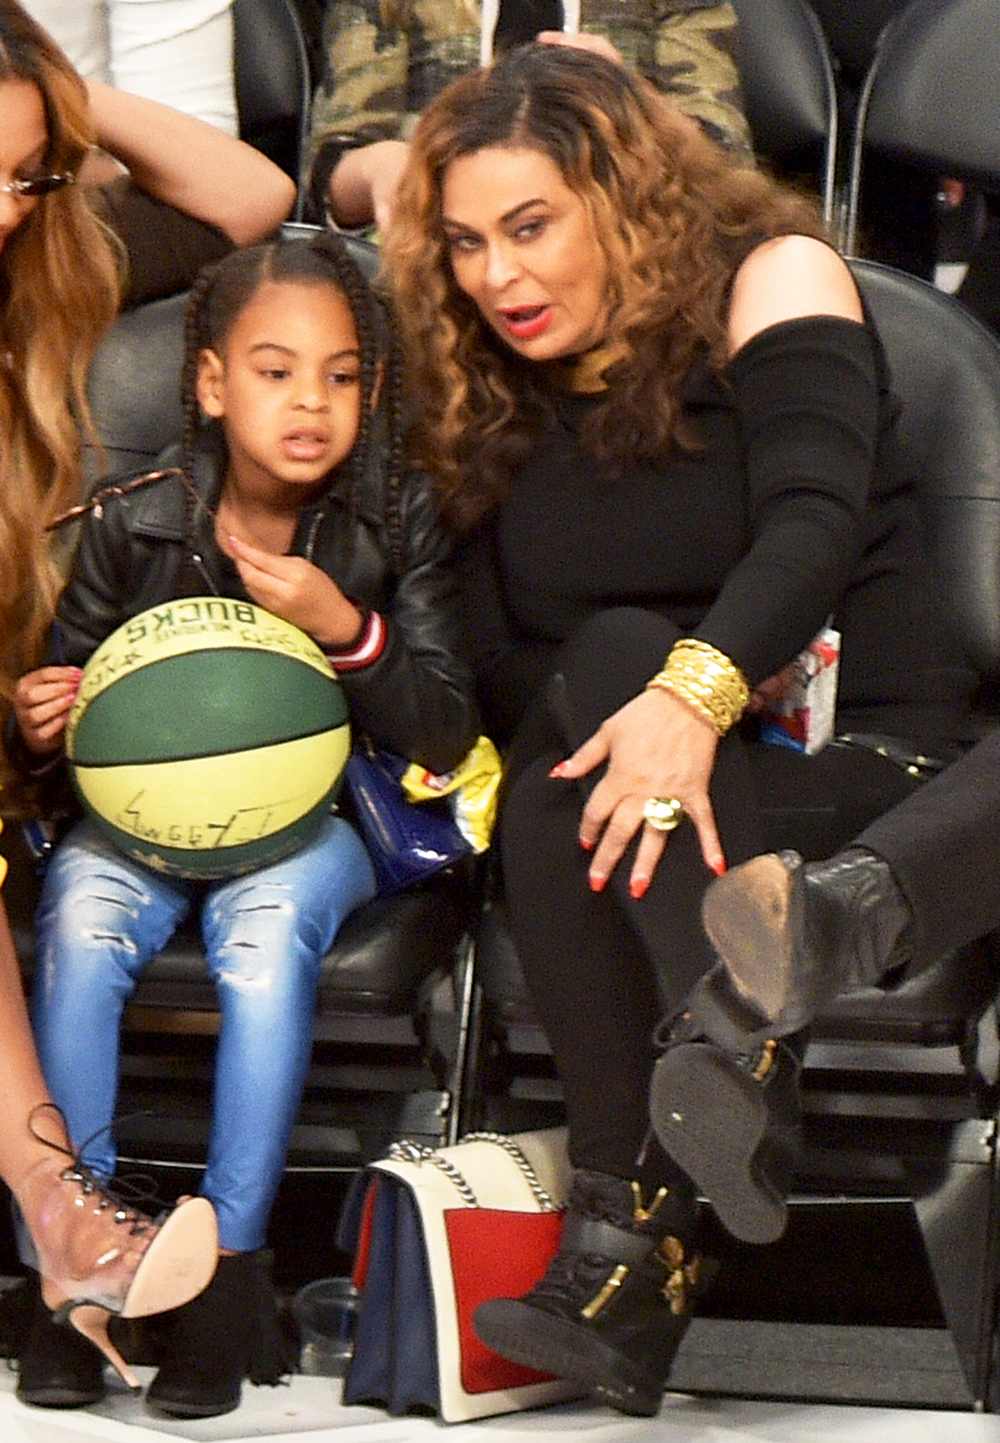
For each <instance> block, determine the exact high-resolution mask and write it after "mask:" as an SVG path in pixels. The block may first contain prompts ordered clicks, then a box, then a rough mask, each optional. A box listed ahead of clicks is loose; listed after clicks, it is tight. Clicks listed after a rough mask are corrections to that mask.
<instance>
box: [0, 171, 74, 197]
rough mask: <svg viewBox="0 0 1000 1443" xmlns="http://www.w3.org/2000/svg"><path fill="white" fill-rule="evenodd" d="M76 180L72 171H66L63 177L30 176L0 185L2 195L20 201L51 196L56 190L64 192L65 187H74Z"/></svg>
mask: <svg viewBox="0 0 1000 1443" xmlns="http://www.w3.org/2000/svg"><path fill="white" fill-rule="evenodd" d="M75 179H76V176H75V175H73V173H72V171H64V172H63V174H62V175H30V176H27V177H26V178H25V179H24V180H8V181H7V183H6V185H0V195H13V196H16V197H17V199H18V200H27V199H29V198H34V197H35V196H36V195H49V194H51V192H52V191H54V190H62V188H63V186H64V185H72V184H73V182H74V180H75Z"/></svg>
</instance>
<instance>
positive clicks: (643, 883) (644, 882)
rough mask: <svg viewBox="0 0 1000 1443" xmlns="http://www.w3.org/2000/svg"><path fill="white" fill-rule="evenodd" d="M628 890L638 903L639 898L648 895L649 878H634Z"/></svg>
mask: <svg viewBox="0 0 1000 1443" xmlns="http://www.w3.org/2000/svg"><path fill="white" fill-rule="evenodd" d="M628 889H629V892H630V893H631V895H632V896H633V897H634V898H635V900H636V901H637V902H638V900H639V898H640V897H645V895H646V893H647V892H648V891H649V878H648V877H634V878H633V880H632V881H631V882H629V884H628Z"/></svg>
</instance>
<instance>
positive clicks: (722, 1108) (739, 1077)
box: [649, 1042, 788, 1244]
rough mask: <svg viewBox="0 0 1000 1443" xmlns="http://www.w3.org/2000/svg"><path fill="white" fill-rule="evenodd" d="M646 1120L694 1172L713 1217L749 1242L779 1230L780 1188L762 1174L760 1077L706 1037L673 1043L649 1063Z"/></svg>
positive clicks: (782, 1220)
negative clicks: (711, 1208) (650, 1072)
mask: <svg viewBox="0 0 1000 1443" xmlns="http://www.w3.org/2000/svg"><path fill="white" fill-rule="evenodd" d="M649 1112H650V1120H651V1122H652V1125H653V1129H654V1131H655V1133H656V1135H657V1137H658V1138H659V1140H660V1143H661V1144H662V1146H663V1148H664V1150H665V1151H666V1152H667V1153H668V1154H669V1155H670V1157H672V1158H673V1159H674V1161H675V1162H676V1163H677V1164H678V1166H680V1167H682V1168H683V1169H684V1171H685V1172H686V1173H687V1174H688V1175H689V1177H691V1178H693V1179H694V1181H695V1183H696V1184H697V1185H698V1187H699V1189H700V1190H701V1191H702V1192H703V1193H704V1195H705V1196H706V1197H707V1198H708V1200H709V1202H710V1203H711V1204H712V1206H713V1208H714V1209H715V1212H716V1214H717V1215H718V1218H719V1221H720V1222H721V1223H722V1224H723V1226H724V1227H725V1228H726V1229H727V1231H729V1232H730V1233H732V1235H733V1236H734V1237H736V1238H740V1239H741V1240H742V1241H743V1242H747V1243H758V1244H762V1243H773V1242H776V1241H777V1239H778V1238H780V1237H781V1235H782V1233H783V1232H784V1231H785V1225H786V1223H787V1220H788V1210H787V1208H786V1206H785V1199H784V1193H783V1190H782V1188H781V1187H780V1186H779V1185H778V1184H777V1182H776V1181H775V1180H774V1179H773V1178H772V1177H769V1176H768V1162H769V1159H768V1154H769V1148H768V1146H767V1145H766V1143H765V1142H764V1138H765V1134H766V1132H767V1126H768V1115H767V1104H766V1102H765V1100H764V1097H763V1095H762V1093H761V1085H760V1083H759V1082H756V1081H755V1080H754V1078H753V1077H752V1076H751V1075H750V1074H749V1073H748V1072H745V1071H744V1070H743V1069H742V1068H741V1067H740V1066H739V1065H738V1064H737V1063H735V1062H734V1061H733V1060H732V1059H731V1058H728V1057H726V1056H725V1054H724V1053H721V1052H719V1050H718V1049H717V1048H715V1047H713V1046H711V1045H710V1044H708V1043H702V1042H682V1043H678V1044H677V1045H676V1046H674V1047H671V1048H670V1049H669V1050H668V1051H667V1052H665V1053H664V1054H663V1056H662V1057H661V1058H660V1059H659V1061H658V1062H657V1064H656V1066H655V1068H654V1069H653V1080H652V1083H651V1086H650V1097H649Z"/></svg>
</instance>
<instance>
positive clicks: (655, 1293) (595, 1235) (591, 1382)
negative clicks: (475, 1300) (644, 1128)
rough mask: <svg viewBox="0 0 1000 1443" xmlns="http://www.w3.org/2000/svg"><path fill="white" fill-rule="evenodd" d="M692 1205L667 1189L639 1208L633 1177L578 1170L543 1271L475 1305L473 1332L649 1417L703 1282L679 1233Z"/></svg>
mask: <svg viewBox="0 0 1000 1443" xmlns="http://www.w3.org/2000/svg"><path fill="white" fill-rule="evenodd" d="M695 1208H696V1205H695V1203H694V1200H693V1197H692V1196H691V1195H690V1194H688V1195H687V1196H684V1195H683V1194H682V1193H680V1192H678V1193H668V1191H667V1189H661V1190H660V1192H659V1193H658V1194H657V1195H656V1197H655V1198H654V1199H653V1200H652V1202H651V1203H650V1205H649V1207H648V1208H645V1207H643V1205H642V1200H641V1197H640V1192H639V1187H638V1184H637V1183H630V1182H627V1181H625V1180H624V1179H623V1178H617V1177H611V1176H609V1175H608V1174H607V1173H599V1172H588V1171H585V1170H581V1171H579V1172H577V1173H576V1175H575V1177H574V1179H573V1187H572V1190H571V1192H570V1199H569V1207H568V1209H567V1212H566V1222H565V1225H564V1228H563V1235H562V1242H561V1244H560V1248H559V1252H558V1253H557V1254H556V1256H555V1258H554V1259H553V1261H552V1263H551V1264H550V1266H549V1269H548V1272H547V1273H546V1274H545V1277H544V1278H543V1279H542V1281H541V1282H540V1283H538V1284H537V1286H536V1287H534V1288H532V1290H531V1292H530V1293H526V1294H525V1296H524V1297H523V1298H496V1299H493V1300H492V1301H490V1302H487V1303H483V1304H481V1305H480V1307H478V1308H477V1309H476V1314H475V1318H474V1325H475V1329H476V1332H477V1333H478V1335H479V1337H480V1338H481V1339H482V1340H483V1342H484V1343H485V1344H486V1345H487V1347H489V1348H492V1349H493V1351H494V1352H496V1353H499V1354H500V1355H501V1356H502V1357H504V1358H510V1359H511V1360H512V1361H513V1362H516V1363H522V1364H524V1365H525V1366H527V1367H530V1368H536V1369H537V1370H538V1371H539V1372H542V1373H551V1374H554V1375H555V1376H556V1377H558V1378H568V1379H571V1380H572V1381H574V1382H578V1383H580V1384H582V1385H583V1386H585V1387H586V1388H588V1389H590V1391H591V1392H592V1393H593V1394H595V1395H596V1396H597V1397H599V1398H601V1399H602V1400H603V1401H604V1402H606V1403H609V1404H610V1405H611V1406H612V1407H613V1408H617V1409H618V1410H619V1411H620V1412H622V1413H631V1414H636V1415H640V1416H645V1417H648V1416H652V1415H653V1414H654V1413H656V1412H657V1410H658V1409H659V1406H660V1402H661V1399H662V1397H663V1389H664V1386H665V1384H666V1380H667V1375H668V1373H669V1372H670V1367H671V1364H672V1363H673V1360H674V1355H675V1354H676V1352H677V1349H678V1347H679V1346H680V1341H681V1338H682V1337H683V1336H684V1333H685V1332H686V1331H687V1327H688V1323H689V1321H690V1314H689V1311H688V1309H689V1306H690V1304H691V1302H692V1300H693V1299H694V1298H695V1296H696V1295H697V1294H698V1293H699V1292H701V1291H703V1290H704V1286H705V1272H704V1271H703V1269H702V1260H701V1259H700V1257H699V1256H698V1255H697V1254H696V1253H691V1252H689V1250H688V1246H687V1244H686V1242H685V1241H683V1239H685V1238H687V1237H690V1235H691V1233H692V1232H693V1231H694V1222H695V1216H696V1213H695Z"/></svg>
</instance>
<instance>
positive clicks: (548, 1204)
mask: <svg viewBox="0 0 1000 1443" xmlns="http://www.w3.org/2000/svg"><path fill="white" fill-rule="evenodd" d="M462 1142H463V1143H464V1142H492V1143H494V1144H495V1145H496V1146H497V1147H499V1148H502V1150H503V1151H504V1152H505V1153H506V1154H507V1156H508V1157H511V1158H513V1160H514V1162H515V1163H516V1164H517V1168H518V1171H519V1172H520V1173H521V1174H522V1175H523V1177H524V1179H525V1181H526V1182H527V1184H528V1186H529V1188H530V1189H531V1195H532V1197H533V1198H534V1199H535V1202H536V1203H537V1204H538V1209H539V1212H543V1213H556V1212H559V1211H560V1210H561V1209H560V1207H559V1204H558V1203H557V1202H555V1201H554V1200H553V1197H552V1194H551V1193H550V1192H547V1191H546V1189H545V1188H543V1187H542V1184H541V1183H540V1182H539V1180H538V1174H537V1173H536V1172H535V1169H534V1168H533V1167H532V1165H531V1163H530V1162H529V1161H528V1159H527V1158H526V1157H525V1155H524V1153H523V1152H522V1151H521V1149H520V1148H519V1147H518V1145H517V1143H516V1142H514V1141H513V1139H512V1138H509V1137H505V1136H504V1135H503V1133H500V1132H468V1133H466V1135H465V1137H463V1138H462ZM389 1157H390V1158H391V1159H392V1161H393V1162H415V1163H417V1164H418V1165H419V1164H421V1163H425V1162H429V1163H430V1164H431V1166H432V1167H436V1168H437V1169H438V1170H439V1171H440V1172H443V1173H444V1175H445V1177H446V1178H447V1179H448V1181H449V1182H451V1183H453V1184H454V1186H455V1189H456V1191H457V1192H458V1195H459V1197H460V1198H461V1199H462V1201H463V1202H464V1203H465V1204H466V1206H467V1207H470V1208H476V1207H479V1205H480V1204H479V1199H478V1198H477V1197H476V1194H475V1192H474V1191H473V1189H472V1187H471V1186H470V1185H469V1183H468V1182H467V1181H466V1179H465V1177H464V1176H463V1174H462V1172H461V1171H460V1169H459V1168H457V1167H456V1166H455V1164H454V1163H453V1162H449V1160H448V1159H447V1158H446V1157H442V1156H441V1154H440V1152H438V1151H437V1150H436V1149H435V1148H433V1147H421V1146H420V1144H419V1143H416V1142H412V1141H411V1140H410V1139H409V1138H403V1139H402V1140H401V1141H400V1142H394V1143H392V1144H391V1145H390V1147H389Z"/></svg>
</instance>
